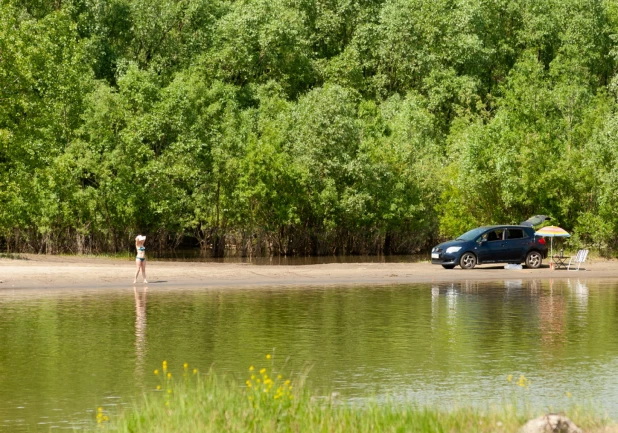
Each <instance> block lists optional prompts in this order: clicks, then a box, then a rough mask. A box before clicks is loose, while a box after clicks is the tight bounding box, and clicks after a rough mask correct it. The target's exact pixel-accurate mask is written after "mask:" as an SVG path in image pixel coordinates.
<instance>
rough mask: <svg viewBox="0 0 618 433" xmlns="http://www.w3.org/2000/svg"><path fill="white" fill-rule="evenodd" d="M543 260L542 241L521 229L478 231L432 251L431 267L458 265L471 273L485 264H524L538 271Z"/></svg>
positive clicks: (509, 227) (490, 228)
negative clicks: (432, 265)
mask: <svg viewBox="0 0 618 433" xmlns="http://www.w3.org/2000/svg"><path fill="white" fill-rule="evenodd" d="M545 257H547V245H546V244H545V240H544V239H543V238H542V237H537V236H535V235H534V229H533V228H532V227H530V226H523V225H519V226H516V225H503V226H488V227H479V228H476V229H474V230H470V231H469V232H466V233H464V234H463V235H461V236H459V237H458V238H457V239H455V240H454V241H448V242H443V243H441V244H439V245H437V246H436V247H434V248H433V249H432V250H431V263H433V264H435V265H442V266H443V267H445V268H446V269H453V268H454V267H455V266H457V265H459V266H461V267H462V268H463V269H472V268H474V267H475V266H476V265H477V264H486V263H518V264H519V263H525V264H526V266H527V267H528V268H538V267H539V266H541V262H542V261H543V259H544V258H545Z"/></svg>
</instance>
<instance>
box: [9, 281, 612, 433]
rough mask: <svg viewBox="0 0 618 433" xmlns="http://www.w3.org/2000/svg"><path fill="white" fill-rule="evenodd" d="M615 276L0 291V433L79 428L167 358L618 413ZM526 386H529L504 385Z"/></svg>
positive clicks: (426, 398)
mask: <svg viewBox="0 0 618 433" xmlns="http://www.w3.org/2000/svg"><path fill="white" fill-rule="evenodd" d="M617 299H618V281H596V282H593V281H586V280H582V279H579V280H578V279H576V278H575V279H571V280H569V281H553V282H552V281H548V280H547V281H546V280H543V281H541V280H538V281H521V280H508V281H500V282H494V283H475V282H462V283H454V284H440V285H437V284H436V285H431V284H418V285H400V286H391V287H355V288H302V289H300V288H276V289H263V288H260V289H239V290H195V289H191V290H185V289H167V288H166V289H162V288H157V287H156V286H155V285H151V286H150V287H149V288H148V289H147V290H146V289H144V288H142V287H139V288H138V289H137V290H134V289H133V287H128V288H126V289H123V290H120V289H118V290H111V291H110V290H109V289H105V290H98V289H90V290H89V289H86V290H70V291H58V290H49V291H44V292H35V291H6V290H5V291H0V342H1V345H0V389H1V390H2V392H0V430H2V431H11V432H13V431H15V432H18V431H49V430H50V429H53V430H58V429H60V430H62V429H70V428H77V427H79V426H80V425H81V424H83V423H88V422H90V421H91V420H92V419H93V418H94V411H95V410H96V407H97V406H115V405H127V404H130V403H131V401H132V399H133V398H135V397H136V396H138V395H140V394H141V393H142V392H144V391H148V390H152V389H153V388H154V387H155V386H156V384H157V383H158V382H157V380H156V379H155V377H154V375H153V373H152V372H153V370H154V369H155V368H160V365H161V361H162V360H167V361H168V363H169V365H170V369H171V370H172V371H178V372H180V371H181V370H182V364H183V363H184V362H188V363H189V364H190V366H191V367H198V368H199V369H200V370H202V371H205V370H207V369H208V368H209V367H210V366H211V365H214V366H215V369H216V370H218V371H225V372H229V373H231V374H233V375H235V376H237V377H238V378H239V380H243V381H244V379H245V378H246V374H247V369H248V367H249V365H256V366H258V367H259V366H261V364H265V360H264V355H265V354H266V353H269V352H272V351H273V350H274V353H275V359H276V360H278V361H280V362H281V363H283V361H284V359H286V358H288V357H289V361H288V366H287V367H286V368H287V369H288V371H290V372H294V371H300V370H302V369H303V368H305V367H306V366H311V371H310V373H309V379H310V382H311V383H312V385H313V386H314V387H315V388H316V389H318V390H319V392H322V393H325V394H326V393H328V392H330V391H338V392H340V393H341V394H342V396H344V397H345V398H348V399H355V400H356V399H362V398H363V397H364V396H367V395H377V396H378V397H380V396H386V395H388V396H389V397H390V398H401V399H414V400H416V401H418V402H420V403H427V404H439V405H450V404H480V405H486V404H488V403H492V402H496V403H499V402H500V401H501V400H502V398H503V397H504V396H512V395H518V396H520V395H521V396H524V395H525V396H526V398H528V399H530V400H531V401H532V402H533V403H534V404H535V405H539V406H540V407H552V408H554V409H559V408H560V407H564V406H565V405H567V404H568V402H569V399H568V397H566V393H567V392H569V393H571V394H572V395H573V397H571V399H576V401H578V402H585V401H590V400H591V401H594V402H595V403H596V404H597V405H598V406H600V407H602V408H603V409H605V410H606V411H607V412H608V414H609V415H610V416H612V417H613V418H615V419H616V418H618V308H617V307H618V303H617ZM509 374H512V375H513V376H514V377H515V379H514V380H515V381H516V380H517V378H519V376H520V375H521V374H523V375H525V376H526V377H527V378H528V379H529V381H530V386H529V387H528V388H527V389H525V388H519V387H518V386H517V385H514V384H513V383H509V382H507V380H506V378H507V375H509Z"/></svg>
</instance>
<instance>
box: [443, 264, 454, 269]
mask: <svg viewBox="0 0 618 433" xmlns="http://www.w3.org/2000/svg"><path fill="white" fill-rule="evenodd" d="M442 267H443V268H444V269H453V268H455V265H442Z"/></svg>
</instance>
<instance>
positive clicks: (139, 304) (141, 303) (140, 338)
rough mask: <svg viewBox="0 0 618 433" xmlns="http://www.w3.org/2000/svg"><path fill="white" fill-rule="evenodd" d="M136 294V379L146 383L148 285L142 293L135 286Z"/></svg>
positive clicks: (140, 382)
mask: <svg viewBox="0 0 618 433" xmlns="http://www.w3.org/2000/svg"><path fill="white" fill-rule="evenodd" d="M133 293H134V295H135V379H136V382H137V384H138V385H141V386H143V383H144V363H145V358H146V295H147V293H148V287H144V290H143V291H142V292H141V293H140V292H139V290H138V289H137V288H136V287H133Z"/></svg>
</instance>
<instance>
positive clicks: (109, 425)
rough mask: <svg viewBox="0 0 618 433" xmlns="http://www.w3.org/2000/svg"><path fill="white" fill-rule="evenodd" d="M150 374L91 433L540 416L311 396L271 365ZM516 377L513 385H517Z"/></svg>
mask: <svg viewBox="0 0 618 433" xmlns="http://www.w3.org/2000/svg"><path fill="white" fill-rule="evenodd" d="M271 366H272V364H271ZM154 373H155V375H157V376H159V377H160V378H161V379H160V384H159V385H157V387H156V391H154V392H151V393H147V394H145V395H144V396H143V397H142V398H141V399H140V400H139V401H137V402H136V403H135V404H134V405H133V406H132V407H131V408H130V409H126V410H125V411H124V412H118V413H117V412H114V410H107V409H104V408H102V407H100V408H98V410H97V412H96V423H97V426H96V427H93V429H92V431H98V432H101V431H115V432H120V433H146V432H148V433H159V432H160V433H163V432H174V433H195V432H204V433H208V432H213V433H214V432H217V433H218V432H260V433H262V432H264V433H268V432H273V433H275V432H329V433H349V432H418V433H424V432H427V433H430V432H431V433H434V432H466V433H474V432H479V433H481V432H488V433H489V432H515V431H517V430H518V429H519V428H520V427H521V426H522V425H523V424H524V423H525V422H526V421H528V420H529V419H531V418H534V417H536V416H539V415H542V414H544V412H543V411H534V410H532V409H530V408H529V407H528V408H522V406H525V405H521V404H518V402H517V401H511V402H508V403H504V404H503V405H500V406H495V407H492V408H488V409H479V408H470V407H459V408H453V409H450V410H444V409H437V408H431V407H423V406H420V405H417V404H415V403H412V402H409V401H408V402H405V401H394V400H390V401H389V400H386V401H382V400H381V401H379V402H378V401H377V399H371V398H369V399H367V400H366V401H364V402H363V403H362V404H355V403H350V402H346V401H344V400H341V399H340V398H339V397H338V396H336V395H331V396H330V397H316V396H314V395H313V393H312V391H311V389H310V387H309V386H307V385H306V383H305V378H304V376H298V378H297V379H295V380H290V379H286V378H285V377H283V376H282V375H281V374H277V373H276V372H275V371H273V370H272V368H268V369H267V368H260V369H259V370H258V369H257V368H254V367H250V369H249V372H248V375H247V377H248V378H247V380H246V381H245V382H244V383H242V384H240V383H238V382H237V381H235V380H233V379H231V378H230V377H228V376H224V375H219V374H216V373H214V372H212V371H211V372H209V373H208V374H206V375H201V374H199V372H198V371H197V370H196V369H193V370H191V369H189V367H188V365H187V364H185V365H184V371H183V372H182V374H181V375H180V378H179V379H177V378H176V377H175V376H174V374H172V372H170V371H169V370H168V368H167V363H166V362H164V363H163V366H162V368H161V370H155V372H154ZM522 380H523V381H525V378H524V379H521V378H520V381H519V382H520V383H519V385H520V386H525V385H522ZM515 383H516V382H514V384H515ZM524 383H525V382H524ZM567 415H568V416H569V417H570V418H571V419H572V420H573V421H574V422H575V423H576V424H577V425H578V426H580V427H583V428H584V429H585V431H591V432H606V433H608V432H618V428H616V426H615V424H613V422H612V421H611V420H608V419H607V418H603V417H601V416H599V415H597V414H595V413H594V411H593V410H592V409H582V408H580V407H577V406H573V407H572V408H570V409H569V411H568V414H567Z"/></svg>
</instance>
